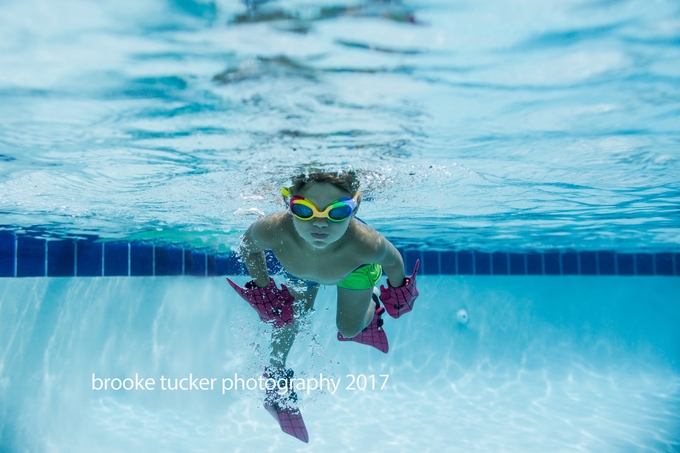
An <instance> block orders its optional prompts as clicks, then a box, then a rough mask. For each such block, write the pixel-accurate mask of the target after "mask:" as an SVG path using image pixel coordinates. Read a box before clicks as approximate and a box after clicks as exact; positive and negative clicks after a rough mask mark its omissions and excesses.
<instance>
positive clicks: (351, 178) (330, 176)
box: [288, 170, 360, 198]
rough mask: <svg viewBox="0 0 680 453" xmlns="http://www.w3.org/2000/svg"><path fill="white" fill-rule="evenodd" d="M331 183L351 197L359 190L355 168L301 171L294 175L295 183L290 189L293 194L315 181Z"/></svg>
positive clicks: (297, 193)
mask: <svg viewBox="0 0 680 453" xmlns="http://www.w3.org/2000/svg"><path fill="white" fill-rule="evenodd" d="M321 182H325V183H329V184H332V185H334V186H335V187H337V188H338V189H340V190H343V191H345V192H347V193H348V194H349V196H350V198H354V196H355V195H356V194H357V193H358V192H359V187H360V184H359V178H358V177H357V174H356V172H355V171H353V170H349V171H336V172H315V173H301V174H299V175H297V176H295V177H293V185H292V186H290V188H289V189H288V190H290V193H291V194H293V195H299V193H300V192H301V191H303V190H305V189H306V188H307V186H308V185H309V184H314V183H321Z"/></svg>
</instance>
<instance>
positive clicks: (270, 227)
mask: <svg viewBox="0 0 680 453" xmlns="http://www.w3.org/2000/svg"><path fill="white" fill-rule="evenodd" d="M289 224H290V216H288V215H287V213H286V212H285V211H283V212H275V213H273V214H269V215H267V216H265V217H262V218H260V219H258V220H257V221H256V222H255V223H253V224H252V225H250V228H248V232H247V234H248V235H249V236H250V238H251V239H252V240H254V241H256V242H257V243H258V244H260V245H262V246H264V247H271V245H272V244H273V243H274V242H275V241H280V239H281V236H282V235H285V234H287V232H288V230H289Z"/></svg>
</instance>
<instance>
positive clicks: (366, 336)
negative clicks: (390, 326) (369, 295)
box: [338, 294, 390, 354]
mask: <svg viewBox="0 0 680 453" xmlns="http://www.w3.org/2000/svg"><path fill="white" fill-rule="evenodd" d="M377 299H378V297H377V296H376V295H375V294H373V301H374V302H375V304H376V308H375V313H374V314H373V319H372V320H371V322H370V324H369V325H367V326H366V328H365V329H364V330H362V331H361V332H359V333H358V334H357V335H356V336H355V337H352V338H347V337H343V336H342V334H341V333H340V332H338V340H340V341H355V342H357V343H361V344H365V345H368V346H373V347H374V348H376V349H377V350H379V351H381V352H384V353H385V354H387V351H389V349H390V345H389V343H388V342H387V334H385V331H384V330H383V328H382V325H383V319H382V314H383V313H384V312H385V307H381V306H380V303H379V302H377Z"/></svg>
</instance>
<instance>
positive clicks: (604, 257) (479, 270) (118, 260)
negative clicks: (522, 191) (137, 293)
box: [0, 231, 680, 277]
mask: <svg viewBox="0 0 680 453" xmlns="http://www.w3.org/2000/svg"><path fill="white" fill-rule="evenodd" d="M400 252H401V254H402V256H403V257H404V260H405V262H406V267H407V270H409V271H410V270H411V269H412V268H413V265H414V263H415V261H416V259H420V260H421V268H420V269H421V270H420V272H421V273H422V274H425V275H439V274H444V275H620V276H633V275H640V276H652V275H658V276H680V253H676V252H661V253H648V252H644V253H617V252H615V251H606V250H599V251H572V250H552V251H546V252H527V253H521V252H516V253H508V252H493V253H489V252H483V251H476V250H456V251H422V250H418V249H417V248H416V247H404V248H400ZM268 261H269V265H270V266H269V267H270V272H272V273H277V272H278V271H280V266H279V265H278V263H277V262H276V259H275V258H274V257H273V256H271V255H269V256H268ZM243 274H245V268H244V267H243V264H242V263H241V262H240V260H239V258H238V255H237V254H236V253H233V252H232V253H231V254H228V255H225V254H211V253H206V252H204V251H198V250H192V249H186V248H181V247H179V246H163V245H155V244H151V243H143V242H112V241H107V240H102V239H100V238H97V237H95V236H92V237H89V238H87V239H83V240H48V239H45V238H42V237H35V236H30V235H24V234H15V233H13V232H10V231H0V277H101V276H105V277H116V276H164V275H168V276H172V275H175V276H176V275H192V276H206V277H208V276H216V275H243Z"/></svg>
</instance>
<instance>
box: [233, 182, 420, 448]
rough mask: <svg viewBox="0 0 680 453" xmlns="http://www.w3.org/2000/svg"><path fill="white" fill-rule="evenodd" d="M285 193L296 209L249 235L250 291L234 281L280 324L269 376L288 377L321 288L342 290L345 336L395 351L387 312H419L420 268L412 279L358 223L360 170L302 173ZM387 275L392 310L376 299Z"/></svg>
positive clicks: (384, 295) (245, 251)
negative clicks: (275, 266) (276, 274)
mask: <svg viewBox="0 0 680 453" xmlns="http://www.w3.org/2000/svg"><path fill="white" fill-rule="evenodd" d="M282 193H283V196H284V199H285V201H286V203H287V204H288V210H286V211H282V212H277V213H274V214H270V215H268V216H266V217H263V218H261V219H259V220H258V221H256V222H255V223H254V224H252V225H251V226H250V228H248V230H247V231H246V233H245V235H244V236H243V241H242V245H241V255H242V258H243V262H244V264H245V266H246V268H247V269H248V272H249V273H250V276H251V277H252V279H253V280H252V281H251V282H249V283H247V284H246V285H245V288H241V287H239V286H237V285H236V284H235V283H234V282H232V281H231V280H229V283H230V284H231V285H232V287H233V288H234V289H235V290H236V291H237V292H238V293H239V295H241V297H243V298H244V299H245V300H246V301H247V302H248V303H249V304H250V305H251V306H253V308H255V310H257V312H258V314H259V315H260V318H261V319H262V320H263V321H265V322H271V323H273V324H274V326H275V327H276V329H274V332H273V335H272V355H271V359H270V367H268V371H266V374H267V375H269V376H275V377H276V376H279V375H284V374H285V371H284V369H285V363H286V358H287V356H288V352H289V351H290V349H291V347H292V345H293V341H294V339H295V335H296V333H297V330H298V328H299V325H298V322H297V320H299V319H300V317H301V316H303V315H304V314H305V313H306V312H308V311H309V310H311V309H312V307H313V305H314V300H315V298H316V295H317V293H318V290H319V285H320V284H322V285H335V286H337V294H338V301H337V317H336V324H337V328H338V331H339V333H338V339H340V340H350V341H357V342H360V343H364V344H369V345H371V346H374V347H376V348H378V349H380V350H381V351H383V352H387V349H388V346H387V337H386V336H385V333H384V331H383V330H382V319H381V315H382V313H383V311H385V310H387V312H388V314H390V315H391V316H392V317H395V318H396V317H399V316H400V315H402V314H403V313H406V312H408V311H410V310H411V308H412V307H413V302H414V301H415V299H416V297H417V296H418V290H417V289H416V280H415V275H416V272H417V270H418V263H416V266H415V269H414V271H413V275H412V276H411V277H410V278H407V277H405V275H404V262H403V260H402V258H401V255H400V254H399V252H398V251H397V249H396V248H395V247H394V246H393V245H392V244H391V243H390V242H389V241H388V240H387V239H385V237H384V236H383V235H382V234H380V233H379V232H377V231H376V230H374V229H373V228H371V227H369V226H368V225H366V224H365V223H363V222H362V221H361V220H358V219H357V218H356V213H357V210H358V208H359V204H360V203H361V197H360V194H359V181H358V179H357V175H356V173H355V172H353V171H347V172H336V173H328V172H319V173H311V174H306V175H305V174H303V175H299V176H297V177H295V178H293V185H292V186H291V187H289V188H284V189H283V190H282ZM265 250H271V251H272V252H273V253H274V256H276V258H277V259H278V260H279V262H280V263H281V265H282V266H283V268H284V269H285V270H286V272H287V274H288V276H289V280H288V281H289V282H291V283H292V284H289V285H288V287H287V286H286V285H281V289H279V288H278V287H277V286H276V284H275V283H274V280H273V279H271V277H270V276H269V274H268V272H267V265H266V262H265V255H264V251H265ZM383 271H384V272H385V273H386V274H387V283H388V284H387V287H385V286H382V288H381V292H380V300H382V301H383V304H384V305H385V307H384V308H383V307H380V306H379V303H378V302H377V299H378V298H377V297H376V296H375V295H374V286H375V284H376V283H377V282H378V281H379V279H380V277H381V275H382V272H383ZM393 285H394V286H393ZM270 412H271V411H270ZM272 415H274V414H272ZM275 417H276V416H275ZM279 422H280V423H281V420H279ZM282 427H283V424H282ZM289 434H291V433H289ZM293 435H295V434H293ZM305 435H306V430H305ZM298 437H299V436H298Z"/></svg>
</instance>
